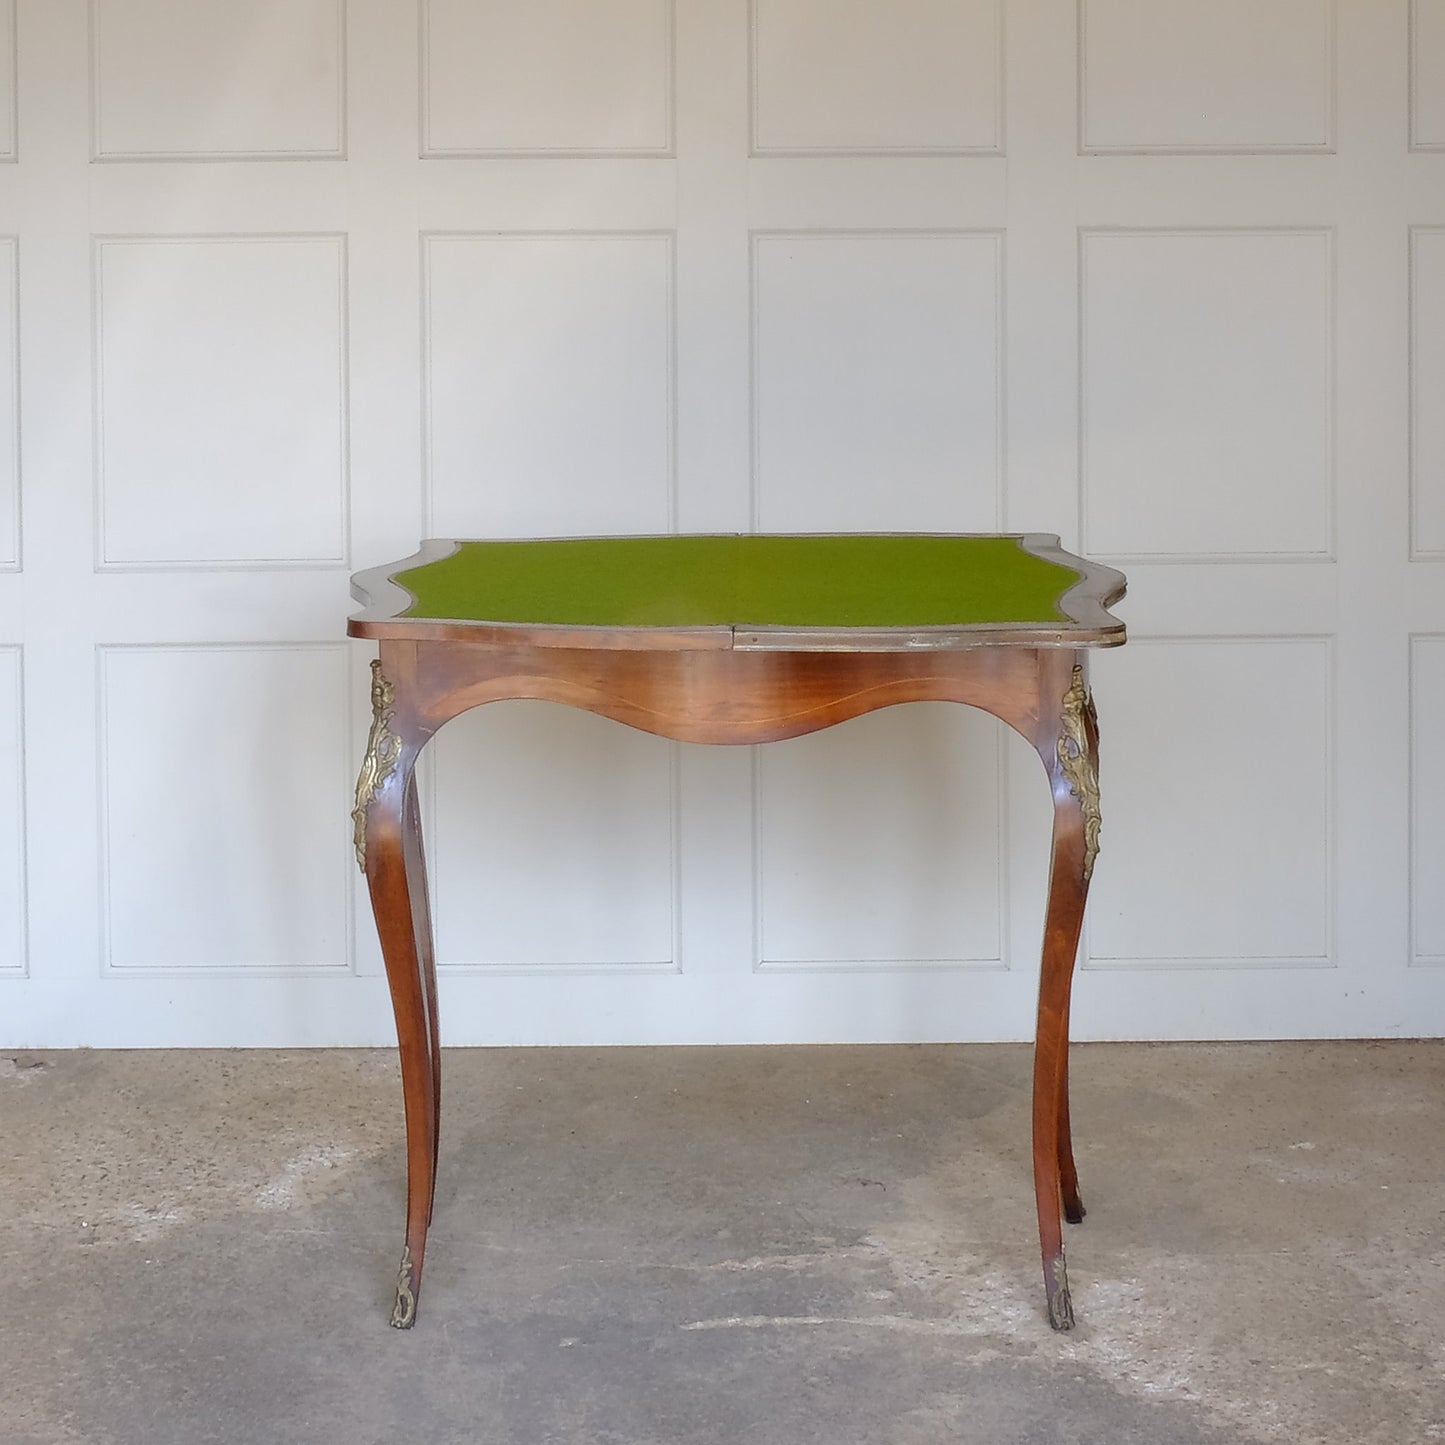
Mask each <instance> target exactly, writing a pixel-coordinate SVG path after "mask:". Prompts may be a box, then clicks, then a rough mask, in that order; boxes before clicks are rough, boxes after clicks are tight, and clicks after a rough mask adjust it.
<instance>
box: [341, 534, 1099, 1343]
mask: <svg viewBox="0 0 1445 1445" xmlns="http://www.w3.org/2000/svg"><path fill="white" fill-rule="evenodd" d="M1025 540H1026V541H1027V542H1028V543H1030V544H1032V550H1034V551H1036V552H1038V553H1039V554H1040V555H1049V556H1058V557H1067V554H1064V553H1059V552H1058V551H1057V542H1058V539H1057V538H1055V537H1046V536H1041V535H1040V536H1031V537H1029V538H1027V539H1025ZM450 545H451V544H430V543H429V544H427V546H426V547H424V549H423V551H422V552H421V553H419V554H418V559H420V560H428V559H431V558H435V557H437V556H440V555H445V553H444V551H443V550H439V549H440V548H446V547H449V546H450ZM418 559H411V562H410V563H406V564H401V563H399V564H395V565H394V566H393V567H391V568H386V569H376V570H375V571H374V572H372V573H364V574H360V575H359V576H358V577H357V579H356V582H355V586H354V590H355V592H356V595H357V596H358V598H359V599H361V600H362V601H364V602H368V603H370V604H371V606H370V607H369V608H368V610H367V611H366V612H363V613H362V614H360V615H359V616H358V617H356V618H353V619H352V622H351V624H350V627H349V631H350V632H351V634H352V635H353V636H361V637H371V638H375V639H376V640H377V641H378V642H379V644H380V656H379V658H378V659H377V660H376V661H374V662H373V663H372V665H371V666H372V686H371V705H372V724H371V733H370V737H369V739H368V742H367V749H366V756H365V760H364V762H363V764H362V768H361V775H360V777H359V778H358V780H357V792H356V808H355V811H354V812H353V815H352V816H353V820H354V823H355V832H356V838H355V841H356V856H357V862H358V864H359V866H360V867H361V869H362V871H363V872H364V873H365V875H366V879H367V883H368V885H369V887H370V892H371V901H372V907H373V910H374V912H375V916H376V924H377V931H378V933H379V935H380V939H381V948H382V953H383V956H384V958H385V962H386V973H387V980H388V983H389V985H390V990H391V998H392V1005H393V1008H394V1010H395V1014H396V1026H397V1040H398V1044H399V1047H400V1054H401V1073H402V1087H403V1093H404V1097H405V1107H406V1145H407V1209H406V1243H405V1247H404V1249H403V1252H402V1260H401V1268H400V1272H399V1275H398V1279H397V1287H396V1301H395V1306H394V1308H393V1311H392V1315H391V1323H392V1324H393V1325H394V1326H395V1327H397V1328H399V1329H408V1328H410V1327H411V1325H412V1324H413V1323H414V1321H415V1319H416V1307H417V1298H418V1294H419V1291H420V1288H421V1274H422V1264H423V1261H424V1259H425V1256H426V1241H427V1227H428V1225H429V1223H430V1221H431V1214H432V1204H433V1200H434V1197H435V1191H436V1172H437V1143H438V1137H439V1127H440V1120H441V1047H440V1028H439V1018H438V1008H437V984H436V958H435V946H434V941H433V931H432V922H431V914H430V906H429V902H428V896H427V878H426V861H425V854H424V851H423V844H422V833H421V821H420V812H419V809H418V805H417V790H416V779H415V768H416V763H417V759H418V757H419V755H420V753H421V751H422V749H423V747H424V746H425V745H426V743H427V741H428V739H430V738H431V737H432V735H433V734H434V733H435V732H436V731H437V730H438V729H439V728H440V727H441V726H442V725H443V724H444V723H446V722H447V721H449V720H450V719H451V718H454V717H456V716H458V715H459V714H461V713H463V712H466V711H468V710H469V709H471V708H474V707H478V706H481V705H482V704H484V703H489V702H498V701H501V700H504V699H521V698H526V699H537V700H541V701H546V702H557V703H564V704H566V705H567V706H570V707H575V708H581V709H584V710H586V711H588V712H593V713H598V714H600V715H602V716H604V717H608V718H612V719H615V720H616V721H618V722H622V723H626V724H628V725H630V726H632V727H636V728H640V729H642V730H643V731H645V732H649V733H655V734H657V735H658V736H661V737H665V738H671V739H674V740H677V741H680V742H693V743H733V744H737V743H766V742H773V741H776V740H779V739H782V738H792V737H799V736H801V735H803V734H805V733H810V732H814V731H817V730H818V729H820V728H825V727H831V726H832V725H833V724H835V723H840V722H844V721H846V720H847V719H849V718H854V717H858V716H860V715H861V714H863V713H867V712H872V711H874V710H876V709H878V708H883V707H891V706H894V705H896V704H899V703H907V702H925V701H942V702H956V703H962V704H965V705H967V706H970V707H976V708H981V709H983V710H984V711H985V712H988V713H991V714H992V715H993V716H995V717H997V718H1000V719H1001V720H1002V721H1003V722H1005V723H1007V724H1008V726H1009V727H1011V728H1013V729H1014V730H1015V731H1016V732H1018V733H1020V734H1021V735H1022V736H1023V737H1025V738H1026V739H1027V740H1028V741H1029V743H1030V744H1031V745H1032V746H1033V748H1034V749H1035V750H1036V751H1037V752H1038V754H1039V757H1040V758H1041V760H1042V761H1043V765H1044V770H1045V772H1046V774H1047V776H1048V780H1049V786H1050V788H1051V790H1052V793H1053V799H1054V823H1053V849H1052V859H1051V863H1050V873H1049V892H1048V907H1047V912H1046V916H1045V923H1044V938H1043V954H1042V966H1041V972H1040V979H1039V999H1038V1021H1037V1030H1036V1034H1035V1041H1034V1082H1033V1165H1034V1191H1035V1196H1036V1202H1037V1208H1038V1225H1039V1244H1040V1250H1041V1255H1042V1261H1043V1274H1044V1288H1045V1293H1046V1299H1047V1305H1048V1317H1049V1322H1050V1324H1051V1325H1052V1326H1053V1327H1054V1328H1055V1329H1058V1330H1066V1329H1070V1328H1071V1327H1072V1326H1073V1323H1074V1311H1073V1305H1072V1302H1071V1300H1070V1296H1069V1284H1068V1276H1067V1272H1066V1267H1065V1262H1064V1247H1063V1229H1062V1224H1061V1219H1060V1213H1061V1206H1062V1215H1063V1217H1064V1218H1065V1219H1067V1220H1069V1221H1070V1222H1071V1223H1078V1222H1079V1221H1080V1220H1082V1219H1083V1217H1084V1206H1083V1202H1082V1200H1081V1199H1080V1197H1079V1183H1078V1174H1077V1171H1076V1169H1075V1165H1074V1156H1073V1148H1072V1142H1071V1137H1070V1129H1069V1059H1068V1048H1069V998H1070V991H1071V983H1072V978H1073V971H1074V962H1075V956H1076V954H1077V951H1078V944H1079V934H1080V929H1081V927H1082V923H1083V916H1084V904H1085V900H1086V898H1087V895H1088V889H1089V880H1090V877H1091V875H1092V873H1093V869H1094V859H1095V857H1096V856H1097V854H1098V850H1099V783H1098V723H1097V719H1096V716H1095V712H1094V705H1093V700H1092V697H1091V696H1090V693H1089V688H1088V674H1087V661H1086V660H1087V652H1086V651H1085V650H1084V648H1086V647H1088V646H1091V645H1092V646H1100V645H1104V646H1108V645H1114V644H1117V643H1118V642H1122V641H1123V628H1122V626H1121V625H1120V624H1119V623H1118V622H1117V620H1116V619H1114V618H1112V617H1110V616H1109V615H1108V614H1107V613H1106V612H1105V611H1104V610H1103V609H1104V607H1105V606H1106V605H1107V604H1108V603H1110V602H1112V601H1114V600H1115V599H1116V598H1117V597H1119V596H1121V595H1122V593H1123V588H1124V579H1123V577H1122V576H1121V575H1120V574H1119V573H1117V572H1114V571H1112V570H1111V569H1108V568H1101V567H1092V566H1090V565H1089V564H1087V563H1082V562H1080V561H1079V559H1077V558H1068V560H1069V562H1070V563H1072V564H1075V565H1076V566H1078V567H1079V568H1080V569H1081V570H1080V576H1081V582H1080V583H1079V585H1078V586H1076V587H1074V588H1072V589H1070V592H1069V593H1067V594H1065V599H1063V600H1064V602H1065V603H1066V604H1068V605H1067V607H1066V610H1067V611H1068V612H1069V614H1070V616H1071V618H1072V619H1073V620H1071V621H1070V622H1069V623H1067V624H1066V625H1063V626H1058V625H1042V624H1041V625H1037V626H1033V627H1030V628H1017V627H1012V626H1005V627H986V626H985V627H971V628H965V629H952V630H949V629H933V630H929V631H928V632H927V635H924V634H922V633H920V631H919V630H916V629H915V630H913V631H912V632H908V633H906V634H904V633H900V632H899V631H898V630H897V629H893V630H876V631H873V632H870V633H867V634H860V633H859V632H858V631H857V630H856V629H855V630H851V631H849V632H847V633H829V632H826V631H821V630H818V629H812V630H809V631H807V632H806V633H803V632H798V631H791V632H790V631H781V630H773V629H758V630H753V631H743V630H735V629H726V630H725V635H724V632H720V631H719V630H718V629H707V630H705V631H699V630H698V629H690V630H687V631H670V630H667V629H658V628H641V629H629V628H609V629H597V628H591V629H575V628H574V629H568V628H556V627H545V628H544V627H516V626H505V627H503V626H492V625H486V624H477V623H471V622H448V621H446V620H441V619H407V618H405V617H403V616H400V615H399V614H400V613H401V612H403V611H404V610H405V606H409V605H410V603H411V598H410V596H409V595H408V594H405V593H402V592H401V591H400V589H399V588H397V587H395V585H394V584H393V583H391V581H390V575H391V573H393V572H395V571H397V570H399V569H400V568H401V567H403V566H406V565H414V564H415V562H416V561H417V560H418ZM402 602H404V604H405V606H402V605H399V604H400V603H402Z"/></svg>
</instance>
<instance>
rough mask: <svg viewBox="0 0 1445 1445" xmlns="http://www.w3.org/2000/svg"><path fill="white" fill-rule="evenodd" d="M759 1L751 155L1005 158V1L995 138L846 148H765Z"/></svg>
mask: <svg viewBox="0 0 1445 1445" xmlns="http://www.w3.org/2000/svg"><path fill="white" fill-rule="evenodd" d="M759 3H760V0H748V154H749V155H751V156H755V157H758V158H763V159H765V158H769V157H775V158H779V159H789V158H791V159H800V160H807V159H818V160H868V159H876V158H879V157H883V158H891V159H896V160H898V159H909V158H912V157H928V156H943V157H957V158H962V159H970V158H974V157H978V158H983V159H989V158H993V159H1002V158H1004V156H1005V155H1006V149H1005V139H1004V123H1005V114H1006V109H1007V107H1006V105H1005V92H1004V77H1005V75H1006V73H1007V65H1006V56H1005V45H1006V35H1005V25H1004V7H1003V3H1002V0H996V3H995V4H994V7H993V12H994V37H995V40H994V59H993V67H992V68H993V76H994V106H993V139H992V140H991V141H990V142H988V143H987V144H984V145H976V146H966V145H948V144H941V145H908V146H899V145H888V144H879V145H872V146H859V145H853V146H847V145H838V146H830V145H817V146H796V145H795V146H788V145H771V146H770V145H764V144H763V143H762V142H761V141H760V140H759V139H758V130H759V115H758V110H759V104H758V71H759V59H758V5H759Z"/></svg>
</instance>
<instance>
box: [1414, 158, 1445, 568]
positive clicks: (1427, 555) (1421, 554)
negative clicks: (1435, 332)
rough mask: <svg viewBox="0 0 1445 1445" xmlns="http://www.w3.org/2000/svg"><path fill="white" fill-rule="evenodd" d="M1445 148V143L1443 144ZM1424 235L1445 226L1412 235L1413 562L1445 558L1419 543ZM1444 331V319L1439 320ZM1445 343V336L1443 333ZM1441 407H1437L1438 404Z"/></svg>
mask: <svg viewBox="0 0 1445 1445" xmlns="http://www.w3.org/2000/svg"><path fill="white" fill-rule="evenodd" d="M1440 149H1441V150H1445V144H1442V146H1441V147H1440ZM1422 236H1438V237H1441V238H1445V226H1411V227H1410V237H1409V262H1408V265H1409V291H1410V297H1409V303H1408V312H1409V317H1410V321H1409V328H1410V341H1409V349H1408V353H1407V357H1408V359H1407V363H1406V364H1407V366H1408V367H1409V380H1408V381H1407V383H1406V390H1405V395H1406V400H1407V405H1408V407H1409V411H1410V423H1409V443H1408V444H1409V451H1410V461H1409V478H1410V560H1411V561H1412V562H1437V561H1441V560H1445V546H1434V547H1427V546H1422V545H1421V544H1420V540H1419V538H1420V532H1421V530H1422V528H1421V523H1420V500H1421V496H1420V493H1421V488H1420V483H1421V478H1420V470H1419V468H1420V420H1421V418H1422V417H1423V416H1424V415H1425V403H1424V401H1423V399H1422V397H1421V395H1420V357H1419V346H1420V309H1419V306H1418V304H1417V303H1418V296H1419V246H1418V241H1419V238H1420V237H1422ZM1441 263H1442V264H1441V269H1442V277H1441V285H1442V289H1445V246H1442V250H1441ZM1439 324H1440V325H1441V327H1442V331H1445V319H1442V321H1441V322H1440V323H1439ZM1442 346H1445V337H1442ZM1437 409H1438V407H1437ZM1437 485H1438V486H1440V487H1441V488H1445V456H1442V471H1441V475H1440V477H1439V479H1438V481H1437Z"/></svg>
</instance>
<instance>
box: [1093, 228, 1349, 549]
mask: <svg viewBox="0 0 1445 1445" xmlns="http://www.w3.org/2000/svg"><path fill="white" fill-rule="evenodd" d="M1078 236H1079V240H1078V284H1077V287H1076V295H1077V298H1078V302H1077V304H1078V315H1077V335H1078V361H1077V367H1076V374H1077V378H1078V397H1077V406H1076V415H1077V416H1078V428H1079V431H1078V444H1077V450H1078V458H1079V471H1078V486H1077V494H1078V516H1079V538H1080V548H1081V550H1082V551H1084V552H1085V553H1086V554H1087V555H1089V556H1092V557H1095V558H1097V559H1100V560H1108V561H1110V562H1115V563H1119V564H1121V565H1124V566H1127V565H1129V564H1133V563H1138V564H1141V565H1153V564H1156V563H1163V564H1184V565H1199V564H1215V563H1248V564H1270V565H1277V564H1280V563H1288V564H1291V565H1300V564H1318V563H1333V562H1334V561H1335V560H1336V548H1337V542H1336V537H1337V530H1336V515H1337V511H1338V476H1337V471H1338V467H1337V458H1336V448H1335V406H1336V399H1337V396H1338V389H1339V388H1338V380H1337V347H1336V340H1335V336H1336V315H1335V313H1336V308H1337V275H1336V252H1335V232H1334V228H1333V227H1326V226H1144V227H1131V226H1089V227H1081V228H1080V229H1079V233H1078ZM1212 236H1219V237H1226V236H1300V237H1319V238H1321V239H1323V240H1324V242H1325V245H1326V247H1327V252H1328V255H1327V264H1326V269H1327V277H1328V280H1327V295H1326V297H1325V315H1324V321H1325V333H1326V348H1327V360H1326V368H1327V374H1326V397H1325V408H1324V410H1325V435H1324V438H1323V450H1324V453H1325V457H1326V467H1325V477H1324V498H1323V502H1324V508H1325V517H1324V522H1325V532H1326V535H1327V538H1328V541H1327V545H1326V546H1325V547H1324V548H1323V549H1320V550H1312V549H1300V550H1290V551H1257V552H1256V551H1251V552H1236V551H1216V550H1209V551H1200V552H1171V551H1160V552H1135V551H1118V550H1114V549H1111V548H1106V547H1101V546H1099V545H1098V544H1097V543H1096V542H1094V541H1093V540H1092V538H1091V537H1090V533H1089V505H1088V500H1089V448H1088V379H1089V377H1088V249H1089V242H1090V241H1093V240H1096V239H1108V238H1113V237H1128V238H1143V237H1158V238H1161V239H1166V238H1174V237H1212Z"/></svg>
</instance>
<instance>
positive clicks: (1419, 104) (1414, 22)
mask: <svg viewBox="0 0 1445 1445" xmlns="http://www.w3.org/2000/svg"><path fill="white" fill-rule="evenodd" d="M1422 3H1425V0H1410V39H1409V47H1410V60H1409V69H1410V81H1409V84H1410V139H1409V145H1410V149H1411V150H1412V151H1427V152H1428V151H1445V133H1441V134H1436V135H1428V134H1426V131H1427V130H1428V125H1427V123H1426V121H1425V120H1424V119H1423V117H1422V115H1421V111H1422V109H1423V101H1424V98H1425V94H1426V91H1427V89H1428V87H1427V86H1426V84H1425V82H1424V81H1423V80H1422V78H1421V75H1420V6H1421V4H1422ZM1438 3H1439V0H1436V4H1437V5H1438ZM1442 8H1445V7H1442ZM1441 28H1442V36H1441V43H1442V45H1445V25H1442V27H1441ZM1441 66H1442V68H1445V56H1442V58H1441Z"/></svg>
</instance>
